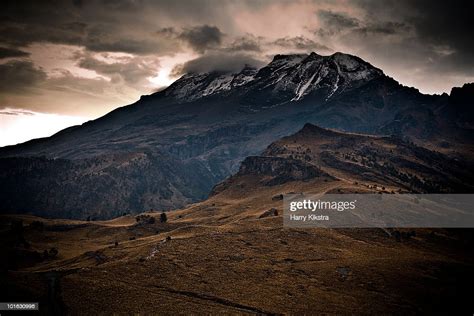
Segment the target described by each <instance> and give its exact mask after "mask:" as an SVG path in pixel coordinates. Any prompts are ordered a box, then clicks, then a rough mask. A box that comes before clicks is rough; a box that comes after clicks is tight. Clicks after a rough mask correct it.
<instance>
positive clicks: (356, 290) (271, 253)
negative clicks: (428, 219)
mask: <svg viewBox="0 0 474 316" xmlns="http://www.w3.org/2000/svg"><path fill="white" fill-rule="evenodd" d="M244 178H245V177H244ZM244 178H239V179H233V180H232V181H234V182H239V181H244V182H245V183H246V185H250V186H252V181H257V180H255V179H250V178H249V179H244ZM336 188H337V190H342V191H350V190H355V189H356V188H355V186H354V185H353V184H350V183H345V182H343V181H340V180H334V181H326V182H321V181H320V180H318V181H313V182H312V181H309V182H300V183H291V184H286V185H285V184H284V185H277V186H271V187H261V188H260V189H259V190H258V194H257V193H256V192H254V193H253V194H252V193H249V191H248V190H247V189H246V188H242V187H241V186H239V185H238V183H234V185H232V186H231V187H230V188H229V189H227V190H225V191H223V192H221V193H220V194H216V195H215V196H213V197H211V198H210V199H208V200H207V201H205V202H202V203H198V204H195V205H192V206H191V207H189V208H186V209H183V210H178V211H174V212H168V213H167V215H168V216H167V217H168V221H167V222H166V223H161V222H160V213H158V212H156V213H155V212H150V213H147V214H146V215H149V216H150V217H144V218H143V219H142V220H141V221H140V222H137V220H136V219H135V217H133V216H123V217H120V218H116V219H114V220H110V221H103V222H99V221H95V222H85V221H84V222H83V221H68V220H46V219H40V218H36V217H32V216H27V215H24V216H20V215H18V216H4V217H2V223H3V226H2V231H1V233H2V239H1V240H2V246H3V247H4V248H5V249H4V250H3V252H4V253H5V252H7V256H5V257H4V256H2V258H3V260H2V262H3V263H4V265H3V268H4V269H3V271H4V274H3V276H2V277H3V278H5V280H2V284H6V286H4V287H2V288H3V290H4V293H2V299H3V300H4V301H40V310H41V312H42V313H44V314H51V313H64V312H68V313H70V314H87V315H94V314H97V313H100V314H112V313H124V314H131V313H140V314H176V313H187V314H188V313H194V314H196V313H198V314H209V313H226V314H235V313H239V314H240V313H244V314H245V313H250V314H253V313H263V314H267V313H268V314H300V313H306V314H309V313H326V314H375V313H377V314H379V313H391V314H393V313H396V314H401V313H407V314H418V313H438V312H441V311H446V312H448V311H450V312H452V311H458V310H463V311H465V312H469V313H471V312H472V310H473V305H472V300H470V297H469V296H470V293H471V292H470V291H469V287H470V286H471V284H472V281H473V280H474V278H473V275H474V269H473V268H474V260H473V259H474V257H473V254H472V237H470V236H472V232H470V231H466V230H432V229H417V230H410V232H411V234H403V232H404V231H403V230H401V233H402V234H401V236H402V238H401V239H398V238H395V236H396V234H394V230H382V229H299V230H297V229H287V228H283V224H282V217H281V207H282V202H281V200H278V199H276V198H275V196H278V194H280V193H285V192H288V190H289V189H292V190H297V191H298V190H300V191H304V192H310V191H311V190H315V191H318V192H330V191H333V190H336ZM359 190H360V189H359ZM245 191H247V193H245ZM272 207H274V208H276V209H277V210H278V211H279V215H278V216H268V217H264V218H260V217H261V215H262V214H263V213H264V212H265V211H267V210H268V209H270V208H272ZM151 217H153V218H154V219H155V221H154V222H153V220H150V218H151ZM19 220H21V221H22V224H23V230H22V232H20V233H18V229H16V230H15V229H14V228H12V227H18V224H14V223H15V222H16V223H18V221H19ZM12 223H13V224H12ZM41 223H42V224H41ZM20 231H21V230H20ZM406 231H407V232H408V230H406ZM413 232H415V236H413ZM408 235H410V237H409V236H408ZM23 241H24V242H26V244H24V243H23ZM22 243H23V244H22ZM12 245H14V247H12ZM51 248H56V249H57V250H58V253H57V255H54V253H53V254H50V255H48V256H46V257H45V255H43V252H44V250H47V251H48V253H50V249H51ZM5 259H6V261H5Z"/></svg>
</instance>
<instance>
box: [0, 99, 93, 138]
mask: <svg viewBox="0 0 474 316" xmlns="http://www.w3.org/2000/svg"><path fill="white" fill-rule="evenodd" d="M86 121H87V119H86V118H84V117H79V116H68V115H59V114H46V113H37V112H33V111H28V110H20V109H9V108H6V109H2V110H0V146H6V145H14V144H18V143H22V142H25V141H27V140H30V139H34V138H41V137H48V136H51V135H53V134H55V133H57V132H59V131H60V130H62V129H64V128H66V127H69V126H73V125H78V124H82V123H84V122H86Z"/></svg>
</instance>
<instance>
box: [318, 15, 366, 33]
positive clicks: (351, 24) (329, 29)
mask: <svg viewBox="0 0 474 316" xmlns="http://www.w3.org/2000/svg"><path fill="white" fill-rule="evenodd" d="M317 16H318V18H319V20H320V21H321V23H322V24H323V26H324V27H323V28H321V29H320V31H321V32H325V34H334V33H339V32H341V31H343V30H346V29H351V28H355V27H358V26H359V21H358V20H357V19H356V18H354V17H351V16H349V15H347V14H345V13H342V12H334V11H330V10H319V11H318V12H317Z"/></svg>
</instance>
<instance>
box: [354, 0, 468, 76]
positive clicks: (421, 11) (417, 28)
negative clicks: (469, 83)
mask: <svg viewBox="0 0 474 316" xmlns="http://www.w3.org/2000/svg"><path fill="white" fill-rule="evenodd" d="M353 4H355V5H356V6H358V7H359V8H361V9H362V10H363V11H364V13H365V17H364V18H365V20H367V21H371V20H374V21H376V23H373V24H372V25H369V27H368V28H363V29H361V30H360V31H367V32H371V31H372V32H377V31H378V32H379V33H385V34H388V35H390V34H394V33H396V32H399V33H400V34H401V36H402V38H403V39H402V40H401V41H400V43H401V44H406V45H408V46H411V45H410V43H409V42H410V41H416V42H418V43H420V44H421V45H420V48H419V49H417V50H414V51H412V52H411V53H412V55H413V59H414V60H417V58H416V57H421V56H417V55H419V54H425V57H426V58H427V59H428V58H430V60H432V61H433V62H432V67H433V68H431V69H430V71H432V72H437V69H438V70H439V68H442V69H443V71H445V72H446V71H447V72H458V73H462V74H465V75H471V76H472V75H473V74H474V41H473V40H472V34H473V32H474V19H473V18H472V12H474V2H473V1H450V2H447V1H429V0H397V1H395V0H388V1H383V2H382V1H376V0H354V1H353ZM369 44H370V43H369ZM389 46H390V44H389V45H388V47H389ZM425 48H428V51H426V50H425ZM441 63H442V64H441Z"/></svg>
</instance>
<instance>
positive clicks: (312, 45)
mask: <svg viewBox="0 0 474 316" xmlns="http://www.w3.org/2000/svg"><path fill="white" fill-rule="evenodd" d="M272 44H274V45H277V46H280V47H283V48H293V49H296V50H301V51H312V50H316V51H319V52H329V51H331V49H330V48H329V47H327V46H325V45H322V44H320V43H317V42H315V41H313V40H312V39H309V38H306V37H303V36H295V37H284V38H279V39H277V40H275V41H274V42H273V43H272Z"/></svg>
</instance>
